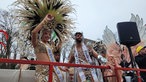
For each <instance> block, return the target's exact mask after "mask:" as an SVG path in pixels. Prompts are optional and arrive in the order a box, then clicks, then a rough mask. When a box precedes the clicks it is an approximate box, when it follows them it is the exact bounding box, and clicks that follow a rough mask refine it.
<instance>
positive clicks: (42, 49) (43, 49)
mask: <svg viewBox="0 0 146 82" xmlns="http://www.w3.org/2000/svg"><path fill="white" fill-rule="evenodd" d="M34 51H35V54H37V53H47V50H46V47H45V45H44V44H43V43H41V42H38V44H37V46H36V47H35V48H34Z"/></svg>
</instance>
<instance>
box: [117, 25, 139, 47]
mask: <svg viewBox="0 0 146 82" xmlns="http://www.w3.org/2000/svg"><path fill="white" fill-rule="evenodd" d="M117 29H118V35H119V41H120V43H121V44H123V45H126V46H134V45H136V44H138V43H139V42H140V37H139V33H138V29H137V25H136V23H135V22H119V23H118V24H117Z"/></svg>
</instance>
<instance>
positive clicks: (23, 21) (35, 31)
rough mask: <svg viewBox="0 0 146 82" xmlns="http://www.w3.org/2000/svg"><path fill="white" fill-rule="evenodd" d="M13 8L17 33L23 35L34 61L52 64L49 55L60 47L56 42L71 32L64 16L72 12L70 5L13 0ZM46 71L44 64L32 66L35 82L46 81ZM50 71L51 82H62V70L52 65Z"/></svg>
mask: <svg viewBox="0 0 146 82" xmlns="http://www.w3.org/2000/svg"><path fill="white" fill-rule="evenodd" d="M14 5H16V8H17V9H16V12H17V16H16V17H19V20H20V25H21V27H22V28H20V30H21V31H22V33H25V37H24V40H25V39H26V40H28V41H30V42H31V43H32V46H33V48H34V52H35V54H36V59H37V61H46V62H49V61H51V62H56V60H55V58H54V54H53V53H54V52H56V50H58V49H59V48H60V45H59V44H60V42H62V43H64V42H65V41H66V40H67V39H68V38H69V37H70V35H71V32H72V29H73V23H72V19H71V18H70V17H69V15H68V14H69V13H71V12H72V10H73V8H72V7H71V3H70V2H69V1H68V0H17V1H16V2H15V3H14ZM52 36H53V37H52ZM30 37H31V38H30ZM28 41H27V42H28ZM52 41H53V42H54V43H55V46H54V44H53V45H52ZM58 46H59V47H58ZM59 50H61V49H59ZM48 70H49V69H48V66H46V65H38V66H36V82H48ZM53 70H54V71H53V82H64V77H63V74H62V70H63V69H62V68H60V67H59V66H54V67H53ZM63 71H65V70H63Z"/></svg>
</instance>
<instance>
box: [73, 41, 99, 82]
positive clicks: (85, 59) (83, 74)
mask: <svg viewBox="0 0 146 82" xmlns="http://www.w3.org/2000/svg"><path fill="white" fill-rule="evenodd" d="M82 50H83V51H77V48H76V46H75V45H74V48H73V50H72V52H71V53H74V54H72V55H74V57H75V63H76V64H87V65H89V64H90V65H92V63H93V61H92V60H91V57H90V55H89V52H88V48H87V47H86V45H85V44H84V43H82ZM82 53H83V55H81V54H82ZM76 69H77V71H76V72H77V75H78V76H79V77H78V81H79V80H80V82H86V81H91V82H100V81H99V79H98V75H97V74H96V70H95V69H94V68H81V67H78V68H76Z"/></svg>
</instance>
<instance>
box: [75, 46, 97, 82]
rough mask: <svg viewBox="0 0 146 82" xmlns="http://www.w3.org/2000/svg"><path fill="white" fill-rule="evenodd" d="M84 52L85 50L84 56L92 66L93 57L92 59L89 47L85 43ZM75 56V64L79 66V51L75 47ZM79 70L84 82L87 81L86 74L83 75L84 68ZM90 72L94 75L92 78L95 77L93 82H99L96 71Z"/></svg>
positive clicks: (91, 69)
mask: <svg viewBox="0 0 146 82" xmlns="http://www.w3.org/2000/svg"><path fill="white" fill-rule="evenodd" d="M82 50H83V53H84V56H85V58H86V60H87V61H88V62H89V63H90V64H92V60H91V57H90V55H89V52H88V49H87V47H86V46H85V44H84V43H82ZM74 56H75V59H76V61H75V62H76V63H77V64H79V58H78V51H77V48H76V47H75V54H74ZM78 70H79V76H80V78H82V82H84V81H86V77H85V75H84V73H82V72H83V71H82V68H78ZM90 71H91V75H92V77H93V80H94V81H95V82H99V80H98V78H97V75H96V71H95V69H93V68H90Z"/></svg>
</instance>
